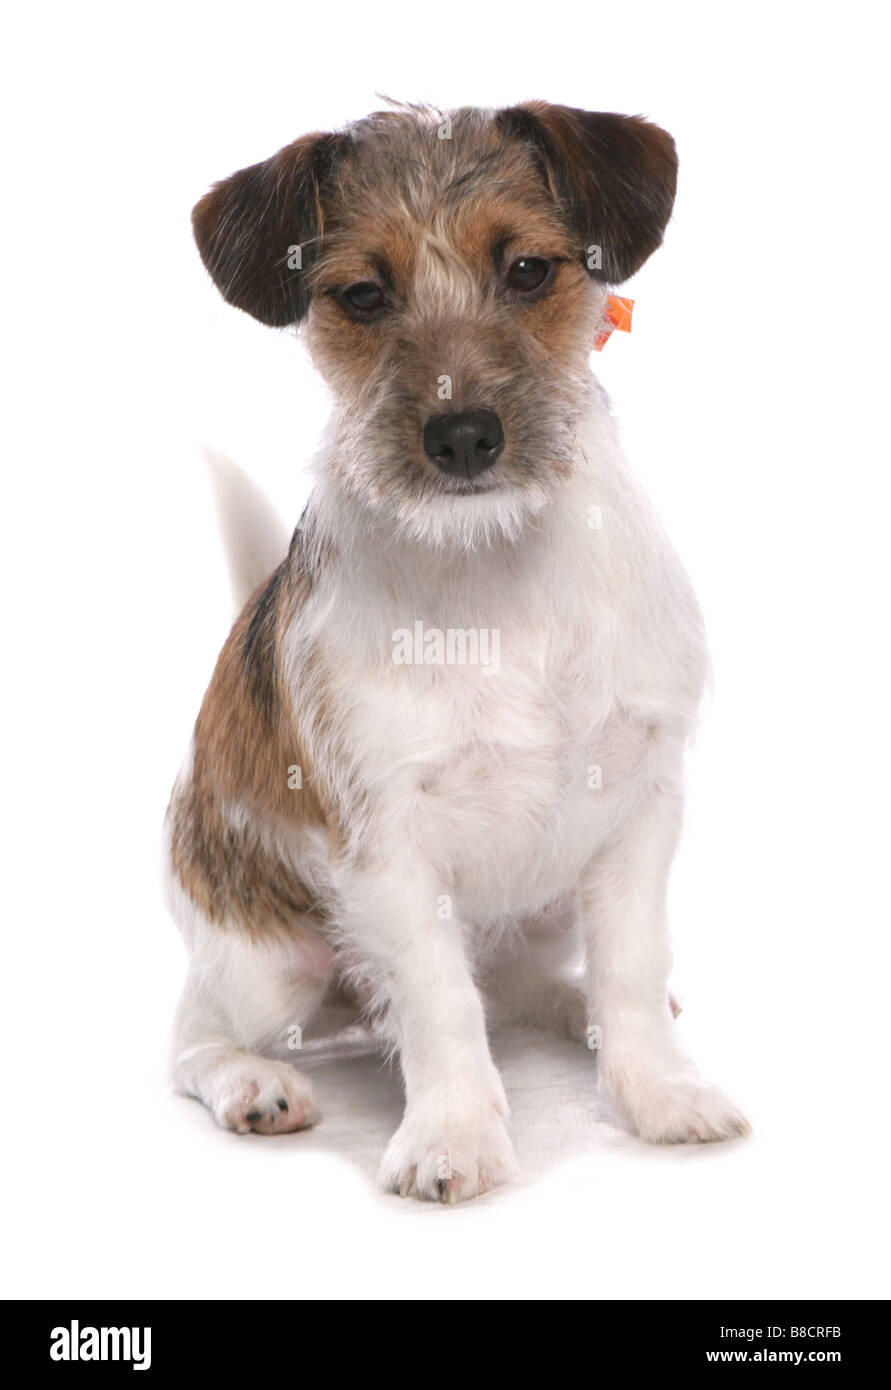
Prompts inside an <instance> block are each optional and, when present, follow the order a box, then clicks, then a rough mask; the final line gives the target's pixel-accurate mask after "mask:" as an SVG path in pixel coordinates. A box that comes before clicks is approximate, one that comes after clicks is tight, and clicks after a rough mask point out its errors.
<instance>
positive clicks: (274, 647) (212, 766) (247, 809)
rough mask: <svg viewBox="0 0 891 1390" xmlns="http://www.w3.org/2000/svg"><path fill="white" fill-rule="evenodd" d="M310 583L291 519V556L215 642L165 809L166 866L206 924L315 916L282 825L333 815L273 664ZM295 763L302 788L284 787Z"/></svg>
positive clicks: (292, 922) (261, 927)
mask: <svg viewBox="0 0 891 1390" xmlns="http://www.w3.org/2000/svg"><path fill="white" fill-rule="evenodd" d="M310 586H311V580H310V576H309V571H308V568H307V566H306V563H305V561H304V556H303V551H302V544H301V539H300V532H299V528H298V531H297V532H295V537H294V540H293V541H292V544H291V549H290V552H289V555H288V559H287V560H285V561H284V562H283V563H282V564H281V565H280V566H279V568H278V569H277V570H275V571H274V573H273V574H272V575H271V577H270V579H269V580H268V582H267V583H266V585H265V586H264V587H263V588H262V589H260V590H258V591H257V593H256V594H254V595H253V597H252V598H251V599H250V600H249V601H248V603H247V605H246V607H245V609H244V611H243V612H242V614H241V615H240V617H239V618H238V620H237V621H236V623H235V625H234V627H233V628H232V631H231V633H230V634H229V637H228V638H227V640H226V643H225V645H224V646H223V649H222V651H221V653H220V656H219V659H218V661H217V665H216V668H215V670H214V673H213V677H212V679H211V682H210V685H209V687H208V689H207V693H206V695H205V697H204V700H203V703H202V705H201V711H200V713H199V715H198V719H197V721H196V724H195V733H194V757H193V764H192V769H191V772H190V774H189V776H188V778H187V780H186V781H185V783H184V784H183V785H178V786H177V788H176V789H175V790H174V794H173V797H172V798H171V803H170V807H169V809H168V821H169V824H170V829H171V858H172V863H173V869H174V872H175V873H176V875H177V877H178V878H179V881H180V883H181V884H182V886H183V888H184V889H185V891H186V892H187V894H188V895H189V897H190V898H191V899H192V900H193V902H194V903H195V904H196V905H197V906H198V908H199V909H200V910H201V911H202V912H203V914H204V915H205V916H206V917H207V918H208V919H209V920H210V921H212V922H217V923H220V924H224V925H238V926H241V927H243V928H246V929H247V930H248V931H250V932H252V933H258V934H260V933H263V934H266V933H268V932H269V931H270V930H272V931H275V930H286V931H289V932H292V931H293V930H294V929H295V928H296V929H299V928H300V926H301V925H306V924H307V919H309V921H310V922H312V921H313V920H315V921H316V922H319V921H320V920H321V913H320V911H319V908H318V905H317V904H316V903H315V901H314V899H313V896H312V894H311V893H310V892H309V890H308V889H307V888H306V886H305V885H304V884H303V883H302V882H301V880H300V878H299V876H298V874H297V873H296V872H295V869H294V867H293V865H292V864H290V863H287V862H286V861H285V859H284V858H283V857H282V855H281V854H279V853H278V852H277V850H276V844H277V842H278V841H279V840H280V839H281V838H282V837H287V834H288V831H293V830H296V829H299V828H301V827H303V826H312V825H315V826H321V827H324V828H327V827H328V825H329V823H332V824H333V820H334V818H333V817H331V815H330V809H329V808H327V807H326V806H325V804H324V800H325V799H324V796H323V794H322V792H321V789H320V788H319V787H318V786H317V785H316V784H315V782H314V780H313V776H312V770H311V768H310V767H309V765H308V760H307V756H306V751H305V748H304V747H303V746H302V743H301V739H300V734H299V726H298V720H297V717H296V713H295V711H294V710H293V709H292V707H291V704H290V702H289V699H288V694H287V690H286V689H285V686H284V682H283V681H282V678H281V672H280V650H281V638H282V635H283V633H284V630H285V628H286V626H287V624H288V622H289V621H290V620H291V618H292V617H293V615H294V613H295V612H296V611H297V609H298V608H299V606H300V604H302V603H303V602H304V601H305V600H306V598H307V596H308V593H309V589H310ZM295 765H296V766H298V767H299V768H300V769H301V774H302V787H301V788H300V789H296V788H294V789H291V788H289V786H288V776H289V773H288V770H289V768H291V767H293V766H295Z"/></svg>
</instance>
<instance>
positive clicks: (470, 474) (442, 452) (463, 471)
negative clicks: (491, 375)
mask: <svg viewBox="0 0 891 1390" xmlns="http://www.w3.org/2000/svg"><path fill="white" fill-rule="evenodd" d="M503 448H504V430H503V429H502V428H501V421H500V420H499V418H498V416H497V415H496V414H495V412H494V410H468V411H465V412H464V414H462V415H458V414H456V413H454V412H451V413H449V414H446V415H431V416H430V419H429V420H428V421H427V423H426V425H425V426H424V452H425V453H426V454H428V455H429V457H430V458H432V460H433V462H434V463H435V464H436V466H437V468H439V469H441V470H442V472H443V473H451V474H453V475H454V476H455V477H458V478H475V477H476V476H477V474H478V473H483V472H485V470H486V469H487V468H491V467H492V464H493V463H494V462H495V460H496V459H497V457H498V455H499V454H500V453H501V450H502V449H503Z"/></svg>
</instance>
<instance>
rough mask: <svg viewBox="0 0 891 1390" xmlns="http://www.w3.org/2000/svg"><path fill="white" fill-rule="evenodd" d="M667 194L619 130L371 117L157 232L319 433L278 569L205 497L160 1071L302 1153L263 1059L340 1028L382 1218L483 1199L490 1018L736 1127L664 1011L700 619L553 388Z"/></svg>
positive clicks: (657, 143) (663, 1115)
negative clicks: (231, 602)
mask: <svg viewBox="0 0 891 1390" xmlns="http://www.w3.org/2000/svg"><path fill="white" fill-rule="evenodd" d="M676 177H677V158H676V153H675V147H674V142H673V140H672V139H671V137H670V136H669V135H668V134H667V133H666V132H665V131H663V130H662V129H660V128H659V127H658V126H656V125H654V124H651V123H649V122H648V121H646V120H644V119H642V118H640V117H629V116H624V115H615V114H610V113H603V112H589V111H584V110H577V109H574V108H569V107H565V106H559V105H552V104H548V103H544V102H530V103H527V104H523V105H518V106H514V107H510V108H506V109H502V110H496V111H486V110H480V109H462V110H457V111H453V112H451V113H449V114H447V115H443V114H442V113H440V112H437V111H434V110H431V109H428V108H425V107H414V106H398V105H393V106H392V107H391V108H390V109H387V110H385V111H383V112H378V113H376V114H373V115H371V116H369V117H367V118H365V119H363V120H360V121H358V122H356V123H355V124H354V125H351V126H350V127H348V128H347V129H345V130H343V131H339V132H336V133H318V134H312V135H307V136H304V137H303V138H301V139H298V140H296V141H295V142H294V143H293V144H290V145H288V146H286V147H285V148H284V149H282V150H281V151H280V152H279V153H278V154H276V155H274V156H273V157H272V158H270V159H268V160H266V161H265V162H264V163H261V164H257V165H254V166H252V167H251V168H247V169H243V170H241V171H240V172H238V173H235V174H233V175H232V176H231V177H230V178H227V179H224V180H223V181H222V182H219V183H217V184H215V185H214V186H213V187H212V188H211V190H210V192H208V193H207V194H206V196H205V197H203V198H202V199H201V201H200V202H199V203H198V204H197V206H196V208H195V210H194V213H193V227H194V233H195V238H196V242H197V246H198V250H199V252H200V255H201V257H202V259H203V262H204V265H205V267H206V269H207V270H208V272H209V273H210V276H211V277H212V279H213V281H214V283H215V284H216V286H217V287H218V289H219V290H220V291H221V293H222V295H223V296H224V298H225V299H226V301H227V302H228V303H230V304H232V305H234V306H236V307H237V308H238V309H241V310H243V311H245V312H246V313H248V314H251V315H252V316H253V317H254V318H256V319H259V320H260V321H261V322H262V323H264V324H267V325H270V326H272V327H277V328H286V327H293V326H295V325H300V326H301V329H302V330H303V331H305V337H306V342H307V345H308V348H309V352H310V355H311V358H312V361H313V362H314V364H315V365H316V367H317V368H318V370H319V372H320V373H321V374H322V376H323V378H324V379H325V381H326V383H327V385H328V387H329V388H330V391H331V393H332V396H333V400H334V407H333V415H332V418H331V421H330V425H329V427H328V430H327V434H326V436H325V438H324V441H323V443H322V446H321V449H320V451H319V453H318V456H317V458H316V459H315V463H314V468H313V471H314V486H313V490H312V493H311V496H310V500H309V502H308V504H307V506H306V510H305V512H304V514H303V516H302V518H301V520H300V522H299V524H298V526H297V528H296V530H295V531H294V533H293V537H292V538H291V540H290V544H289V545H288V546H287V552H286V554H285V553H284V552H285V545H284V543H283V544H282V547H281V549H280V550H279V549H277V548H276V544H277V543H276V542H275V541H274V539H273V538H272V529H273V528H269V527H267V530H266V532H264V523H262V522H260V523H258V524H257V525H256V526H254V532H253V534H249V533H251V527H252V525H254V523H253V522H252V521H251V520H250V516H251V507H250V506H249V505H247V504H245V502H244V492H243V491H242V492H241V493H240V494H238V497H239V499H240V500H236V501H235V502H233V500H232V499H233V497H234V496H235V494H236V493H238V488H237V487H235V488H234V489H233V488H232V487H230V488H229V505H230V525H229V530H230V532H233V531H234V533H235V534H236V536H237V534H238V528H239V525H241V526H243V528H244V530H245V537H244V539H243V544H242V551H243V554H242V557H241V561H240V562H237V563H236V566H235V568H236V572H238V573H239V575H240V580H239V582H240V583H241V586H242V592H241V596H240V597H241V600H242V602H243V608H242V611H241V612H240V616H239V617H238V618H237V621H236V622H235V625H234V627H233V629H232V631H231V634H230V636H229V638H228V640H227V641H226V643H225V645H224V647H223V649H222V652H221V655H220V657H219V660H218V663H217V666H216V669H215V671H214V673H213V677H212V680H211V683H210V686H209V688H208V690H207V693H206V695H205V698H204V702H203V704H202V706H201V710H200V713H199V715H198V719H197V722H196V724H195V729H194V736H193V739H192V743H191V747H190V749H189V752H188V755H187V758H186V760H185V764H184V766H183V768H182V770H181V772H180V774H179V778H178V780H177V782H176V785H175V788H174V791H173V795H172V799H171V802H170V806H169V810H168V814H167V818H166V822H165V859H166V865H167V877H168V883H169V898H170V906H171V909H172V912H173V915H174V917H175V918H176V920H177V922H178V924H179V926H180V928H181V930H182V932H183V934H184V937H185V940H186V944H187V947H188V951H189V956H190V963H189V967H188V974H187V979H186V984H185V989H184V993H183V997H182V1000H181V1003H180V1006H179V1009H178V1013H177V1018H176V1023H175V1030H174V1041H173V1049H172V1057H173V1061H172V1077H173V1083H174V1086H175V1087H176V1089H177V1090H178V1091H180V1092H181V1093H183V1094H185V1095H188V1096H194V1097H197V1098H198V1099H199V1100H201V1101H203V1102H204V1104H205V1105H207V1106H208V1107H209V1108H210V1109H211V1110H212V1112H213V1114H214V1116H215V1117H216V1120H217V1121H218V1123H219V1124H220V1125H222V1126H224V1127H226V1128H227V1129H230V1130H235V1131H237V1132H239V1133H245V1132H248V1131H251V1130H253V1131H255V1132H257V1133H260V1134H278V1133H282V1132H285V1131H291V1130H295V1129H299V1128H301V1127H303V1126H306V1125H309V1124H311V1123H312V1122H313V1120H314V1119H315V1117H316V1104H315V1099H314V1095H313V1090H312V1087H311V1085H310V1082H309V1080H308V1079H307V1078H306V1077H305V1076H303V1075H301V1073H300V1072H299V1070H298V1069H296V1068H295V1066H294V1055H295V1054H294V1048H295V1046H296V1044H295V1039H296V1040H298V1042H299V1040H301V1039H302V1037H303V1034H304V1030H307V1029H311V1026H312V1021H313V1019H314V1018H324V1016H325V1010H326V1009H331V1008H334V1009H335V1012H336V1009H337V1008H338V1007H339V1008H353V1009H354V1010H355V1011H356V1013H357V1016H361V1017H362V1018H363V1019H365V1020H367V1021H370V1023H371V1024H373V1026H374V1027H375V1028H376V1029H377V1030H378V1032H379V1034H380V1036H381V1038H382V1039H383V1040H384V1042H385V1044H386V1046H387V1047H388V1048H389V1049H390V1050H391V1052H392V1054H393V1055H394V1056H396V1057H397V1058H398V1061H399V1065H400V1068H401V1073H402V1078H403V1082H404V1088H405V1111H404V1116H403V1119H402V1121H401V1124H400V1125H399V1128H398V1129H397V1131H396V1133H395V1135H394V1136H393V1138H392V1140H391V1141H390V1143H389V1145H388V1147H387V1149H386V1152H385V1154H384V1156H383V1161H382V1167H381V1180H382V1183H383V1185H384V1186H385V1187H386V1188H387V1189H389V1190H392V1191H395V1192H398V1193H400V1194H402V1195H403V1196H405V1195H415V1196H418V1197H421V1198H430V1199H433V1200H445V1201H447V1202H450V1203H452V1202H455V1201H457V1200H460V1199H464V1198H469V1197H473V1196H475V1195H477V1194H479V1193H482V1192H485V1191H486V1190H487V1189H489V1188H492V1187H495V1186H497V1185H499V1184H502V1183H504V1182H507V1181H509V1180H510V1179H511V1178H512V1177H513V1176H514V1175H515V1173H516V1162H515V1158H514V1154H513V1150H512V1146H511V1141H510V1136H509V1131H508V1126H507V1116H508V1104H507V1099H506V1096H505V1092H504V1088H503V1086H502V1082H501V1079H500V1077H499V1074H498V1072H497V1070H496V1067H495V1065H494V1064H493V1061H492V1057H491V1055H490V1050H489V1043H488V1032H487V1023H488V1022H492V1021H493V1020H501V1019H505V1018H514V1019H525V1020H527V1021H532V1022H535V1023H538V1024H550V1025H552V1026H553V1027H555V1028H558V1029H560V1030H563V1031H566V1032H568V1033H570V1034H571V1035H572V1036H575V1037H578V1038H579V1039H580V1040H581V1042H582V1043H584V1042H587V1044H588V1046H589V1047H590V1050H591V1057H592V1086H593V1085H594V1075H593V1073H594V1065H595V1063H596V1069H597V1073H598V1076H599V1083H598V1084H599V1085H600V1086H601V1087H603V1088H605V1090H606V1091H607V1093H608V1094H609V1095H610V1096H611V1097H612V1098H613V1100H614V1101H615V1103H616V1104H617V1106H618V1108H619V1111H620V1113H621V1114H622V1115H623V1116H624V1117H625V1119H626V1121H627V1123H628V1124H629V1125H630V1127H631V1128H632V1129H633V1130H634V1131H635V1132H636V1133H637V1134H638V1135H640V1137H641V1138H642V1139H644V1140H648V1141H652V1142H655V1143H674V1142H685V1141H709V1140H724V1139H729V1138H732V1137H734V1136H739V1135H742V1134H744V1133H745V1132H746V1131H747V1123H746V1121H745V1119H744V1118H743V1116H742V1115H741V1113H740V1112H739V1110H738V1109H737V1108H736V1106H735V1105H734V1104H732V1103H731V1102H730V1101H729V1100H727V1099H726V1098H725V1097H724V1096H723V1095H722V1094H721V1092H719V1091H718V1090H716V1089H715V1088H713V1087H712V1086H711V1085H709V1084H706V1083H705V1082H703V1081H702V1080H701V1079H700V1078H699V1075H698V1073H697V1071H696V1070H695V1068H694V1066H693V1065H692V1063H691V1062H690V1061H689V1059H688V1057H687V1055H686V1053H685V1051H684V1049H683V1047H682V1044H681V1042H680V1040H679V1038H678V1035H677V1025H676V1024H675V1023H674V1020H673V1018H672V1012H673V1010H672V1007H671V1004H670V999H669V994H668V973H669V959H670V956H669V951H670V948H669V939H668V935H667V928H666V907H665V899H666V887H667V880H668V875H669V868H670V865H671V861H672V857H673V855H674V852H675V847H676V844H677V840H678V834H679V829H680V824H681V810H682V800H683V761H684V752H685V746H686V744H687V743H688V741H689V738H690V735H691V732H692V731H693V729H694V726H695V724H696V721H697V716H698V708H699V705H700V701H701V697H702V694H703V689H704V685H705V683H706V680H707V675H708V656H707V649H706V643H705V637H704V632H703V624H702V620H701V616H700V611H699V608H698V606H697V602H696V599H695V596H694V594H693V592H692V589H691V586H690V583H689V580H688V578H687V576H686V573H685V571H684V569H683V567H682V565H681V563H680V561H679V560H678V558H677V556H676V554H675V552H674V550H673V549H672V547H671V545H670V544H669V542H668V540H667V539H666V537H665V535H664V533H663V530H662V528H661V526H660V523H659V521H658V520H657V518H656V516H655V515H654V513H653V510H652V509H651V507H650V504H649V503H648V501H647V500H646V498H645V497H644V496H643V495H642V494H641V492H640V490H639V489H638V487H637V486H636V485H635V483H634V481H633V479H632V477H631V476H630V474H629V471H628V468H627V465H626V463H625V461H624V459H623V456H622V452H621V449H620V446H619V444H618V441H617V435H616V429H615V426H614V423H613V420H612V417H611V414H610V408H609V404H608V401H607V399H606V397H605V394H604V392H603V391H602V389H601V388H600V386H599V384H598V383H597V381H596V379H595V378H594V376H593V375H592V374H591V370H590V366H589V359H590V352H591V345H592V341H593V339H594V337H595V335H596V334H597V333H598V331H599V330H600V329H601V328H602V327H603V324H604V322H605V315H606V313H607V305H608V299H609V291H608V287H609V286H611V285H618V284H620V283H621V282H623V281H624V280H626V279H627V278H628V277H629V276H631V275H633V274H634V272H635V271H637V270H638V269H639V267H640V266H641V265H643V263H644V262H645V261H646V260H647V258H648V257H649V256H650V255H651V253H652V252H653V251H655V250H656V248H657V247H658V246H659V245H660V244H661V242H662V239H663V233H664V230H665V227H666V224H667V222H668V219H669V216H670V214H671V210H672V206H673V201H674V195H675V187H676ZM230 481H231V480H230ZM224 491H225V489H224ZM243 504H244V505H243ZM261 510H262V509H261ZM255 511H256V509H255ZM264 535H265V536H266V540H265V541H264ZM264 546H265V549H264ZM245 556H247V557H248V558H247V559H245ZM255 586H256V587H255ZM249 590H251V591H252V592H249ZM289 1049H290V1050H289Z"/></svg>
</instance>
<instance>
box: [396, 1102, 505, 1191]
mask: <svg viewBox="0 0 891 1390" xmlns="http://www.w3.org/2000/svg"><path fill="white" fill-rule="evenodd" d="M516 1175H517V1161H516V1158H515V1157H514V1151H513V1146H512V1144H511V1142H510V1139H509V1137H508V1133H507V1129H506V1127H505V1123H504V1120H503V1119H502V1118H501V1116H500V1115H499V1114H498V1112H497V1111H496V1110H495V1109H494V1107H490V1106H487V1107H486V1108H485V1109H484V1110H483V1111H482V1112H481V1113H480V1114H479V1115H477V1116H476V1117H474V1118H472V1119H469V1120H462V1121H461V1122H460V1123H451V1124H449V1123H448V1122H440V1123H439V1124H437V1123H436V1122H435V1121H433V1122H431V1121H430V1119H429V1118H424V1119H422V1118H420V1117H415V1116H413V1115H412V1114H411V1113H410V1112H409V1113H407V1114H406V1116H405V1119H404V1120H403V1121H402V1124H401V1125H400V1126H399V1128H398V1129H397V1131H396V1133H395V1134H394V1135H393V1138H392V1139H391V1140H390V1142H389V1144H388V1145H387V1151H386V1153H385V1154H384V1159H383V1163H382V1164H381V1174H380V1180H381V1183H382V1185H383V1186H384V1187H385V1188H387V1189H388V1190H389V1191H391V1192H398V1193H399V1195H400V1197H409V1196H413V1197H422V1198H426V1199H428V1200H430V1201H434V1202H448V1203H449V1204H454V1203H455V1202H461V1201H464V1200H466V1199H467V1198H468V1197H478V1196H481V1195H482V1193H484V1192H488V1191H489V1189H490V1188H492V1187H500V1186H501V1184H502V1183H506V1182H510V1181H512V1179H514V1178H515V1177H516Z"/></svg>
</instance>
